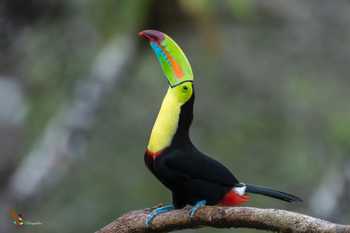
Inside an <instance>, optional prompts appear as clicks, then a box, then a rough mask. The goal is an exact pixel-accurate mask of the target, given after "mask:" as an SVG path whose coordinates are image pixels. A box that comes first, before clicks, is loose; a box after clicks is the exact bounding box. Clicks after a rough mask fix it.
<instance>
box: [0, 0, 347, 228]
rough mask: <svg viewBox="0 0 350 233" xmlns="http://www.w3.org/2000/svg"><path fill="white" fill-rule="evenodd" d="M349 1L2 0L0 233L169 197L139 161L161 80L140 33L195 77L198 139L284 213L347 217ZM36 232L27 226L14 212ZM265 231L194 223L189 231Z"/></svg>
mask: <svg viewBox="0 0 350 233" xmlns="http://www.w3.org/2000/svg"><path fill="white" fill-rule="evenodd" d="M349 12H350V2H349V1H347V0H336V1H327V0H308V1H306V0H304V1H302V0H295V1H280V0H264V1H259V0H231V1H229V0H222V1H210V0H190V1H187V0H181V1H180V0H179V1H171V0H167V1H156V0H138V1H127V0H123V1H122V0H85V1H82V0H69V1H68V0H66V1H62V0H2V1H1V2H0V155H1V156H0V159H1V160H0V232H1V233H5V232H6V233H12V232H24V233H26V232H30V233H44V232H50V233H56V232H57V233H58V232H60V233H72V232H94V231H96V230H98V229H99V228H100V227H102V226H104V225H105V224H107V223H109V222H110V221H112V220H113V219H114V218H116V217H117V216H119V215H120V214H122V213H124V212H126V211H129V210H134V209H141V208H146V207H151V206H154V205H156V204H158V203H167V202H169V201H170V194H169V192H168V191H167V190H166V189H165V188H164V187H163V186H162V185H160V183H159V182H158V181H157V180H156V179H155V178H154V177H153V176H152V175H151V174H150V172H149V171H148V170H146V168H145V166H144V163H143V152H144V150H145V147H146V144H147V141H148V136H149V133H150V130H151V127H152V124H153V121H154V119H155V116H156V114H157V112H158V109H159V106H160V103H161V100H162V97H163V95H164V94H165V91H166V89H167V82H166V80H165V79H164V78H163V76H162V73H161V70H160V67H159V64H158V62H157V61H156V59H155V56H154V55H153V53H152V52H151V49H150V48H149V46H148V44H147V43H146V42H145V41H143V40H141V39H140V38H138V36H137V32H139V31H141V30H143V29H149V28H152V29H158V30H161V31H164V32H166V33H167V34H169V35H171V36H172V37H173V38H174V39H175V40H176V41H177V42H178V43H179V44H180V45H181V46H182V48H183V49H184V50H185V52H186V54H187V55H188V57H189V59H190V61H191V63H192V67H193V71H194V74H195V85H196V97H197V98H196V104H195V120H194V124H193V127H192V138H193V141H194V142H195V144H197V145H198V147H199V148H201V149H202V151H204V152H207V153H208V154H210V155H211V156H212V157H214V158H215V159H218V160H220V161H222V162H223V163H224V164H225V165H226V166H227V167H229V168H230V169H231V170H232V171H233V172H234V173H235V174H236V175H237V176H238V178H240V179H241V180H242V181H244V182H247V183H255V184H260V185H267V186H271V187H274V188H277V189H280V190H284V191H288V192H291V193H294V194H297V195H299V196H301V197H303V199H304V200H305V201H304V202H303V203H301V204H295V205H290V204H285V203H282V202H279V201H275V200H271V199H267V198H264V197H254V198H253V199H252V201H251V202H250V203H248V204H247V205H248V206H257V207H261V208H282V209H288V210H292V211H298V212H301V213H305V214H308V215H313V216H317V217H322V218H325V219H328V220H331V221H335V222H338V223H350V158H349V153H350V104H349V99H350V92H349V87H350V81H349V74H350V68H349V62H350V46H349V41H350V14H349ZM12 208H14V209H16V210H17V211H19V212H21V213H22V214H24V216H25V218H26V219H27V220H33V221H41V222H43V223H44V224H43V225H41V226H33V227H31V226H27V227H23V228H21V229H19V228H18V227H16V226H14V225H12V224H11V222H10V219H9V215H8V213H9V210H10V209H12ZM233 231H234V232H246V233H249V232H256V231H254V230H241V229H239V230H234V229H231V230H224V229H210V228H205V229H198V230H188V231H184V232H201V233H206V232H233Z"/></svg>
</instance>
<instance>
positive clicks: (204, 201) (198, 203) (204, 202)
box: [190, 200, 207, 218]
mask: <svg viewBox="0 0 350 233" xmlns="http://www.w3.org/2000/svg"><path fill="white" fill-rule="evenodd" d="M205 204H207V201H206V200H203V201H199V202H197V203H196V204H195V205H194V206H193V207H192V209H191V210H190V217H191V218H192V217H193V216H194V215H195V214H196V212H197V210H198V209H199V208H201V207H203V206H205Z"/></svg>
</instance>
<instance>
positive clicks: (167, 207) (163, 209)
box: [145, 204, 174, 226]
mask: <svg viewBox="0 0 350 233" xmlns="http://www.w3.org/2000/svg"><path fill="white" fill-rule="evenodd" d="M173 209H174V206H173V205H172V204H170V205H165V206H162V207H159V208H157V209H155V210H153V211H152V212H151V213H149V214H148V215H147V218H146V221H145V224H146V226H149V224H150V223H152V220H153V219H154V218H155V217H156V216H157V215H159V214H162V213H165V212H169V211H171V210H173Z"/></svg>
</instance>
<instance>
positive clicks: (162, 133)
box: [147, 91, 181, 153]
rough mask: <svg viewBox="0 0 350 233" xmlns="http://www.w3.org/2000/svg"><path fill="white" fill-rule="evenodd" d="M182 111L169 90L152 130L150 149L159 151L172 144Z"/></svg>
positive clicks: (148, 147)
mask: <svg viewBox="0 0 350 233" xmlns="http://www.w3.org/2000/svg"><path fill="white" fill-rule="evenodd" d="M180 111H181V105H180V103H179V102H178V101H177V100H176V97H175V96H174V95H173V94H172V93H171V92H170V91H168V93H167V95H166V96H165V98H164V100H163V103H162V106H161V108H160V111H159V113H158V116H157V119H156V122H155V124H154V126H153V129H152V132H151V136H150V139H149V143H148V146H147V149H148V150H149V151H151V152H154V153H155V152H159V151H161V150H163V149H165V148H166V147H168V146H169V145H170V143H171V141H172V139H173V137H174V135H175V133H176V130H177V127H178V123H179V117H180Z"/></svg>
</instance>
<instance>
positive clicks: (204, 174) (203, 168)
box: [164, 150, 239, 187]
mask: <svg viewBox="0 0 350 233" xmlns="http://www.w3.org/2000/svg"><path fill="white" fill-rule="evenodd" d="M164 159H165V161H164V163H165V164H166V166H167V167H168V168H169V169H171V170H172V171H174V172H176V173H178V174H182V175H183V176H187V177H190V178H191V179H198V180H205V181H208V182H212V183H216V184H221V185H223V186H228V187H232V186H234V185H235V184H238V183H239V181H238V180H237V179H236V177H235V176H234V175H233V174H232V173H231V172H230V171H229V170H228V169H227V168H226V167H225V166H223V165H222V164H221V163H219V162H218V161H216V160H214V159H212V158H210V157H208V156H206V155H204V154H202V153H201V152H199V151H198V150H191V151H182V150H174V151H172V152H169V154H168V155H167V156H166V158H164Z"/></svg>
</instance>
